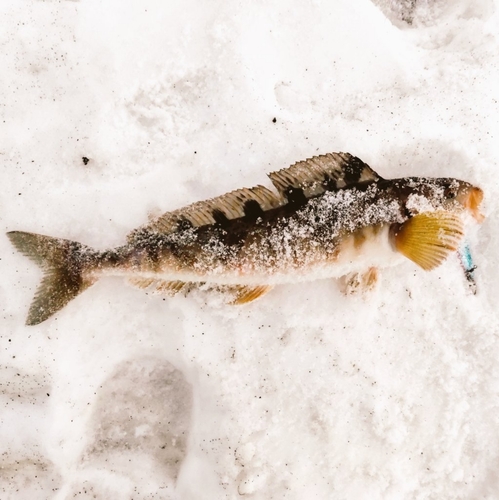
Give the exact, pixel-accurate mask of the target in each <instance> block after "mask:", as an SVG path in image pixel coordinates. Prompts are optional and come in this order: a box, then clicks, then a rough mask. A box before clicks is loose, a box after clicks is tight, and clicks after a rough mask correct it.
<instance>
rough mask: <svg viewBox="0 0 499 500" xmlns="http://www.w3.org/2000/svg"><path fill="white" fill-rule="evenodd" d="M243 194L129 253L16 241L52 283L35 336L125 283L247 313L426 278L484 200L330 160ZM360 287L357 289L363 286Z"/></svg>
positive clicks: (300, 166)
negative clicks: (405, 272)
mask: <svg viewBox="0 0 499 500" xmlns="http://www.w3.org/2000/svg"><path fill="white" fill-rule="evenodd" d="M268 176H269V178H270V181H271V183H272V185H273V187H272V189H270V188H268V187H265V186H263V185H257V186H255V187H253V188H242V189H237V190H235V191H231V192H229V193H227V194H224V195H222V196H219V197H216V198H212V199H209V200H205V201H199V202H195V203H193V204H191V205H188V206H186V207H184V208H180V209H177V210H174V211H171V212H167V213H165V214H163V215H161V216H159V217H156V218H155V219H152V220H150V221H149V222H147V223H146V224H144V225H142V226H140V227H139V228H137V229H135V230H133V231H132V232H131V233H130V234H129V235H128V236H127V241H126V243H125V244H123V245H121V246H118V247H116V248H112V249H108V250H96V249H93V248H90V247H88V246H86V245H84V244H82V243H78V242H76V241H71V240H67V239H62V238H56V237H51V236H45V235H41V234H35V233H29V232H24V231H11V232H8V233H7V235H8V237H9V238H10V241H11V242H12V243H13V245H14V246H15V247H16V248H17V250H18V251H20V252H21V253H22V254H24V255H25V256H27V257H29V258H30V259H31V260H33V261H34V262H35V263H36V264H38V265H39V266H40V267H41V268H42V269H43V271H44V273H45V274H44V276H43V278H42V281H41V283H40V285H39V287H38V289H37V291H36V294H35V296H34V299H33V301H32V303H31V306H30V308H29V312H28V315H27V320H26V324H27V325H36V324H39V323H41V322H43V321H45V320H47V319H48V318H50V317H51V316H52V315H53V314H55V313H56V312H57V311H59V310H60V309H62V308H63V307H64V306H65V305H66V304H67V303H68V302H69V301H71V300H72V299H74V298H75V297H76V296H78V295H79V294H80V293H82V292H83V291H84V290H86V289H87V288H89V287H91V286H92V285H93V284H94V283H96V282H97V280H98V279H99V278H101V277H103V276H106V275H113V276H116V275H117V276H123V277H125V278H127V279H128V281H129V283H130V284H132V285H134V286H137V287H139V288H142V289H145V290H150V291H154V292H158V293H164V294H167V295H175V294H178V293H183V294H187V293H189V292H190V291H192V290H195V289H202V290H207V291H212V290H215V291H217V292H218V293H221V294H222V296H226V297H227V303H229V304H234V305H235V304H246V303H248V302H252V301H253V300H256V299H257V298H259V297H262V296H263V295H265V294H266V293H268V292H269V291H270V290H271V289H272V288H274V287H275V286H277V285H282V284H287V283H298V282H304V281H312V280H316V279H326V278H340V277H342V276H343V277H348V276H353V277H354V278H355V277H357V278H356V279H357V281H358V282H359V283H363V284H364V285H366V286H371V285H372V284H373V283H374V282H376V280H377V277H378V270H379V269H381V268H383V267H388V266H392V265H395V264H397V263H399V262H402V261H403V260H404V259H409V260H411V261H413V262H414V263H416V264H417V265H418V266H419V267H421V268H422V269H424V270H431V269H434V268H435V267H437V266H439V265H440V264H441V263H442V262H443V261H444V260H445V259H446V258H447V257H448V256H449V255H450V254H451V253H453V252H456V251H457V250H458V248H459V246H460V243H461V241H462V240H463V236H464V233H465V226H466V225H467V224H468V223H469V221H470V220H471V221H472V220H473V219H474V220H475V221H477V222H481V221H482V220H483V218H484V216H483V215H482V214H481V212H480V205H481V203H482V199H483V191H482V189H480V188H479V187H476V186H473V185H472V184H470V183H468V182H465V181H462V180H458V179H454V178H427V177H405V178H397V179H384V178H383V177H381V176H380V175H379V174H378V173H376V172H375V171H374V170H373V169H372V168H371V167H370V166H369V165H368V164H367V163H365V162H363V161H362V160H361V159H359V158H358V157H356V156H353V155H352V154H350V153H341V152H339V153H327V154H323V155H319V156H314V157H312V158H308V159H306V160H304V161H299V162H297V163H295V164H293V165H292V166H290V167H288V168H285V169H281V170H278V171H275V172H272V173H270V174H268ZM354 281H355V279H354Z"/></svg>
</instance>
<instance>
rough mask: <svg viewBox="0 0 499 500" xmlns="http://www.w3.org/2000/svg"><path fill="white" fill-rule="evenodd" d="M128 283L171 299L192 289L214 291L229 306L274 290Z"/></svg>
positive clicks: (158, 281) (150, 280) (144, 281)
mask: <svg viewBox="0 0 499 500" xmlns="http://www.w3.org/2000/svg"><path fill="white" fill-rule="evenodd" d="M128 282H129V283H130V284H131V285H133V286H135V287H137V288H141V289H142V290H147V291H149V292H151V293H154V294H165V295H169V296H171V297H173V296H174V295H176V294H178V293H183V294H184V295H187V294H188V293H189V292H191V291H192V290H194V289H202V290H205V291H207V292H210V291H215V292H219V293H221V294H223V295H227V298H228V300H227V302H228V303H229V304H231V305H241V304H246V303H248V302H252V301H254V300H256V299H258V298H260V297H261V296H262V295H265V294H266V293H267V292H269V291H270V290H272V288H274V287H273V286H271V285H261V286H245V285H216V284H210V283H205V282H202V281H200V282H191V281H167V280H161V279H155V278H142V277H140V278H129V279H128Z"/></svg>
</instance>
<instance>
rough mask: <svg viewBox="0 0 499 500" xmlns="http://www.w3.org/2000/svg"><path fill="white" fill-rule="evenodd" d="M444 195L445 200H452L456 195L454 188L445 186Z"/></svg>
mask: <svg viewBox="0 0 499 500" xmlns="http://www.w3.org/2000/svg"><path fill="white" fill-rule="evenodd" d="M444 196H445V198H446V199H447V200H452V199H453V198H455V197H456V196H457V193H456V190H455V189H454V188H452V187H450V186H449V187H446V188H445V190H444Z"/></svg>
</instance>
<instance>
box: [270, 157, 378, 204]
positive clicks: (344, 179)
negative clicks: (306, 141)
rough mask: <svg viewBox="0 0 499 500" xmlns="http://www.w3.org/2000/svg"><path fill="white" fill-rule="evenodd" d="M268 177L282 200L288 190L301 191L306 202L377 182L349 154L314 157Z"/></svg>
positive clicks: (375, 176)
mask: <svg viewBox="0 0 499 500" xmlns="http://www.w3.org/2000/svg"><path fill="white" fill-rule="evenodd" d="M269 177H270V180H271V181H272V184H274V186H275V187H276V189H277V190H278V191H279V193H280V194H281V195H282V196H284V197H286V195H287V193H288V192H289V191H290V189H301V190H303V193H304V195H305V196H306V197H307V198H310V197H311V196H317V195H319V194H321V193H324V192H325V191H331V190H332V191H334V190H337V189H343V188H346V187H351V186H354V185H355V184H359V183H367V182H374V181H377V180H379V179H381V177H380V176H379V175H378V174H377V173H376V172H375V171H374V170H373V169H372V168H371V167H370V166H369V165H368V164H367V163H364V162H363V161H362V160H360V159H359V158H357V157H356V156H353V155H351V154H350V153H328V154H325V155H321V156H314V157H313V158H309V159H308V160H304V161H300V162H298V163H295V164H294V165H292V166H291V167H288V168H284V169H282V170H279V171H277V172H272V173H270V174H269Z"/></svg>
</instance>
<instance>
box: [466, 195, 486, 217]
mask: <svg viewBox="0 0 499 500" xmlns="http://www.w3.org/2000/svg"><path fill="white" fill-rule="evenodd" d="M482 200H483V191H482V190H481V189H480V188H478V187H472V188H471V190H470V192H469V193H468V196H467V198H466V200H465V203H464V206H465V208H467V209H468V210H469V211H470V212H471V214H472V215H473V217H474V219H475V220H476V221H477V222H478V223H479V224H481V223H482V222H483V221H484V219H485V215H483V214H482V213H481V212H480V204H481V203H482Z"/></svg>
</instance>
